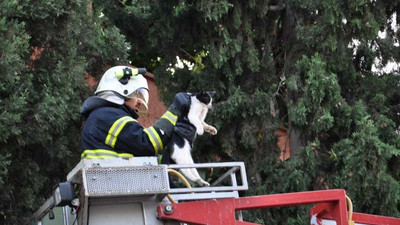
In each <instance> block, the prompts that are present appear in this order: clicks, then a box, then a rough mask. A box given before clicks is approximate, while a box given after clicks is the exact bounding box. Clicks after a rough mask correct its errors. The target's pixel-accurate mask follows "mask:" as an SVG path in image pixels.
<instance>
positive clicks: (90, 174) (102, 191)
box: [85, 166, 169, 196]
mask: <svg viewBox="0 0 400 225" xmlns="http://www.w3.org/2000/svg"><path fill="white" fill-rule="evenodd" d="M166 170H167V169H166V167H163V166H136V167H107V168H104V167H100V168H86V169H85V174H86V177H85V178H86V182H87V192H88V195H89V196H125V195H143V194H159V193H168V192H169V185H168V179H167V171H166Z"/></svg>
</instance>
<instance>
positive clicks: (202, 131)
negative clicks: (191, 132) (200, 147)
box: [196, 127, 204, 135]
mask: <svg viewBox="0 0 400 225" xmlns="http://www.w3.org/2000/svg"><path fill="white" fill-rule="evenodd" d="M196 130H197V135H203V134H204V128H203V127H198V128H197V129H196Z"/></svg>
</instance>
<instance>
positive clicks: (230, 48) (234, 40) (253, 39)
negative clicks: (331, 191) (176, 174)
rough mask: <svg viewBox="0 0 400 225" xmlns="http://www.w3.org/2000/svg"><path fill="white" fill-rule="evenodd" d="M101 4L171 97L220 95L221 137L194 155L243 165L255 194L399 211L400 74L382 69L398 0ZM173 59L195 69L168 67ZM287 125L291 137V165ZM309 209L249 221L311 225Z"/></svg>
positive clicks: (213, 115) (214, 115)
mask: <svg viewBox="0 0 400 225" xmlns="http://www.w3.org/2000/svg"><path fill="white" fill-rule="evenodd" d="M97 3H98V4H99V5H100V7H104V9H107V12H106V13H105V14H106V16H109V17H110V18H111V19H112V21H113V22H114V24H115V25H116V26H118V27H119V28H120V29H122V30H123V32H124V33H125V34H126V35H128V40H130V41H131V43H132V44H133V46H136V47H135V51H134V52H131V55H130V58H137V56H138V55H139V56H142V57H141V58H140V59H141V60H142V61H138V62H139V63H142V65H145V64H146V63H147V62H153V64H152V67H151V69H152V70H153V72H154V74H155V76H156V82H157V84H158V85H159V86H160V87H161V90H163V92H162V96H163V99H164V100H165V102H166V103H167V104H168V103H169V102H171V100H172V98H173V96H174V94H175V93H176V92H179V91H191V92H196V91H199V90H204V89H206V90H216V91H217V96H216V99H215V101H214V110H213V111H212V112H210V115H209V116H208V117H207V119H206V120H207V121H208V122H209V123H210V124H213V125H215V126H216V127H217V128H218V129H219V131H218V135H217V136H216V137H210V136H203V137H199V139H200V140H201V141H199V142H201V143H199V142H197V143H196V145H195V156H196V157H197V158H198V159H199V160H209V161H213V160H214V159H215V157H217V158H221V159H222V160H241V161H245V162H246V165H247V172H248V177H249V180H250V183H251V185H250V190H249V191H248V192H247V193H246V194H249V195H251V194H268V193H281V192H292V191H305V190H318V189H326V188H344V189H346V190H347V191H348V194H349V195H350V197H352V198H353V199H354V203H355V205H356V209H357V210H358V211H361V212H370V213H376V214H384V215H392V216H398V215H399V210H398V209H399V205H400V195H399V193H398V190H399V188H398V186H399V181H398V178H399V177H400V173H399V172H398V170H399V167H398V166H395V164H396V163H397V164H398V162H400V159H399V154H398V151H399V147H400V142H399V135H398V132H399V131H398V130H399V125H400V119H399V117H398V113H400V108H399V107H398V105H399V104H400V102H399V99H400V98H399V96H400V92H399V90H400V89H399V88H398V86H399V83H400V79H399V75H398V71H392V72H382V71H376V70H374V68H382V67H383V66H384V65H386V63H387V62H389V61H395V62H399V60H400V58H399V55H398V47H396V46H395V44H394V40H396V38H398V31H395V30H393V28H392V27H391V26H390V23H389V22H390V21H391V17H392V16H393V15H394V14H395V13H397V15H398V13H399V12H398V5H399V1H391V2H381V1H380V2H377V1H364V0H352V1H348V2H340V1H334V0H323V1H312V0H288V1H284V4H285V6H284V9H283V10H282V11H280V10H279V7H282V5H279V1H278V3H277V2H276V1H275V2H274V1H261V0H260V1H259V0H252V1H247V2H242V1H236V0H232V1H226V0H221V1H211V2H210V1H205V0H202V1H191V0H187V1H184V0H181V1H167V2H165V1H150V2H144V1H132V2H129V1H126V2H125V3H124V4H125V5H118V4H116V3H109V2H103V1H98V2H97ZM140 10H143V13H140V12H141V11H140ZM112 12H118V13H112ZM127 15H129V17H126V16H127ZM119 17H123V18H127V20H125V21H124V22H121V20H120V19H118V18H119ZM138 21H140V22H141V24H144V25H146V26H140V25H136V26H134V27H133V25H132V24H137V23H138ZM397 23H398V22H397ZM132 30H135V32H132ZM383 30H386V31H387V37H386V38H379V37H378V31H383ZM139 34H140V35H139ZM140 37H146V38H140ZM150 52H151V54H147V53H150ZM144 55H147V56H144ZM176 56H179V57H180V59H185V60H188V61H190V62H192V63H193V64H194V65H195V69H194V70H188V68H187V67H185V68H183V69H180V68H174V69H175V72H174V73H171V72H170V71H171V70H168V69H169V68H171V67H174V66H173V65H174V64H175V63H176ZM157 57H158V58H157ZM156 58H157V60H156ZM377 58H378V59H382V60H381V61H380V62H378V63H377V60H376V59H377ZM146 61H147V62H146ZM154 62H156V63H154ZM280 126H283V127H286V128H288V134H289V137H290V148H291V153H292V158H291V159H289V160H287V161H285V162H281V161H280V160H279V158H278V157H279V149H278V148H277V146H276V140H275V137H274V131H275V130H276V129H277V128H278V127H280ZM396 179H397V180H396ZM385 184H387V185H385ZM379 201H381V202H379ZM307 215H308V208H307V207H304V208H288V209H279V210H275V209H271V210H268V211H261V212H259V211H257V212H254V213H250V212H249V213H247V214H246V218H248V219H250V220H252V221H258V222H260V223H265V224H305V223H306V222H307V219H306V218H307Z"/></svg>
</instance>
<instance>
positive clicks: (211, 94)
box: [207, 91, 217, 97]
mask: <svg viewBox="0 0 400 225" xmlns="http://www.w3.org/2000/svg"><path fill="white" fill-rule="evenodd" d="M207 93H208V94H209V95H210V96H211V97H213V96H214V95H215V94H216V93H217V92H216V91H208V92H207Z"/></svg>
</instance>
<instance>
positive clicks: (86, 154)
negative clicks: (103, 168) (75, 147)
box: [81, 149, 133, 159]
mask: <svg viewBox="0 0 400 225" xmlns="http://www.w3.org/2000/svg"><path fill="white" fill-rule="evenodd" d="M117 157H121V158H130V157H133V155H132V154H130V153H117V152H114V151H110V150H106V149H95V150H85V151H83V153H82V154H81V158H85V159H109V158H117Z"/></svg>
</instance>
